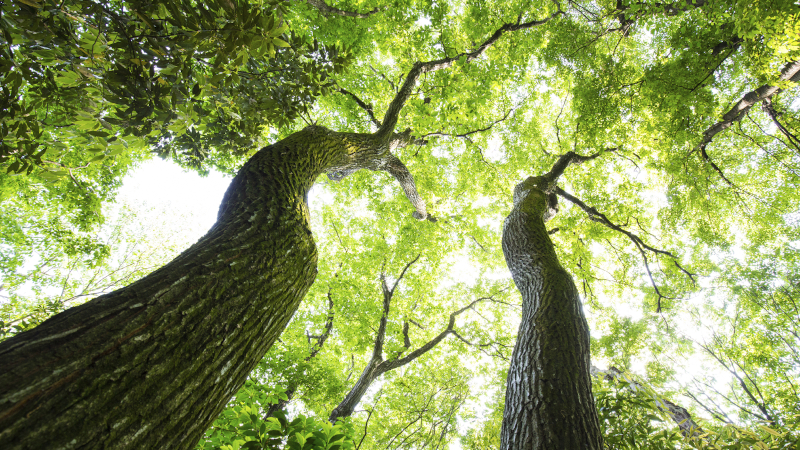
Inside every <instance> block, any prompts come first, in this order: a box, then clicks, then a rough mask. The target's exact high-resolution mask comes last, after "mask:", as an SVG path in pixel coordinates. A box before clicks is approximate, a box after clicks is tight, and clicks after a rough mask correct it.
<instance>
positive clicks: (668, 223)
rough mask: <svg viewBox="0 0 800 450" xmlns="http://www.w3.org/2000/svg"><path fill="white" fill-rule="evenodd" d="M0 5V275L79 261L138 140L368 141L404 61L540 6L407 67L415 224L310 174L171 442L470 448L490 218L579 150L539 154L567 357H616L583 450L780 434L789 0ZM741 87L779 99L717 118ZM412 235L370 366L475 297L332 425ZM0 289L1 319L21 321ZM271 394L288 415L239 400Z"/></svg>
mask: <svg viewBox="0 0 800 450" xmlns="http://www.w3.org/2000/svg"><path fill="white" fill-rule="evenodd" d="M320 5H327V6H329V7H335V8H336V9H337V10H338V11H340V12H357V13H358V14H354V15H355V16H358V17H355V16H354V15H346V14H340V13H336V12H335V11H333V12H332V10H330V9H325V8H323V7H321V6H320ZM2 8H3V9H2V13H3V17H2V22H1V23H0V26H2V27H3V31H4V37H3V39H5V42H4V45H3V46H2V50H0V52H2V53H1V55H2V58H3V59H2V61H0V63H2V64H3V66H2V67H3V71H2V73H3V75H2V76H3V77H4V78H3V83H2V86H3V96H4V97H3V102H4V103H3V107H2V108H1V109H2V113H1V114H2V131H3V138H2V139H3V142H2V145H3V147H2V152H3V153H2V158H4V159H3V160H2V167H3V168H4V170H3V172H8V174H5V175H3V178H1V179H0V180H2V183H3V184H2V185H0V188H2V189H3V190H2V191H0V192H2V197H3V198H2V201H3V203H2V207H3V210H2V213H3V216H2V217H3V223H2V226H3V227H4V228H3V230H4V231H3V239H4V241H3V243H2V247H1V248H0V250H1V251H2V257H3V261H2V263H3V266H2V270H3V278H4V280H8V281H4V283H5V284H9V283H12V280H13V279H14V277H15V276H18V274H19V273H22V272H20V270H21V267H22V266H23V265H24V264H25V261H26V258H28V259H27V260H30V259H31V258H34V259H35V258H42V259H46V258H47V256H46V255H49V254H57V253H59V252H63V253H65V254H68V255H71V254H81V255H85V257H90V258H95V260H96V261H97V262H98V264H100V261H101V259H100V257H101V256H102V255H104V254H105V253H107V252H108V251H109V250H108V249H107V248H106V247H104V246H102V245H100V243H99V241H98V240H97V239H96V238H95V237H93V236H92V230H93V229H95V228H93V227H96V226H97V225H98V223H99V222H100V219H94V218H93V217H95V216H94V215H92V214H83V213H81V212H82V211H99V208H98V207H97V206H96V205H97V204H99V202H100V201H103V200H110V199H112V198H113V190H114V188H115V187H116V184H117V183H118V182H119V179H120V178H121V177H122V176H123V175H124V173H125V168H126V167H128V165H130V164H132V163H133V161H138V160H141V159H144V158H146V157H147V155H148V154H149V153H150V152H152V153H156V154H160V155H163V156H170V157H173V158H174V159H175V160H176V161H177V162H179V163H181V164H183V165H184V166H187V167H203V168H206V167H213V166H216V167H219V168H222V169H224V170H227V171H233V170H235V169H236V168H237V167H238V165H239V164H241V161H242V160H243V159H242V158H243V157H245V156H247V155H248V154H249V153H250V152H251V151H252V150H253V149H255V148H256V146H258V145H259V144H261V143H264V142H266V141H268V140H272V139H276V138H277V137H279V136H285V135H287V134H288V133H290V132H291V131H294V130H297V129H299V128H301V127H303V126H304V125H305V124H306V123H305V121H301V120H299V118H301V117H302V118H305V119H306V121H313V122H316V123H318V124H320V125H324V126H326V127H328V128H330V129H333V130H337V131H355V132H370V131H374V130H375V129H376V127H378V126H379V125H378V123H379V121H380V120H381V118H382V115H383V112H384V111H386V109H387V107H388V106H389V104H390V102H391V101H392V99H393V98H394V96H395V94H396V92H397V90H398V89H399V88H400V86H401V85H402V83H403V79H404V76H405V75H406V74H407V73H408V72H409V70H411V68H412V67H413V64H414V63H415V62H417V61H430V60H435V59H439V58H447V57H453V56H454V55H458V54H459V53H461V52H469V51H472V50H475V49H476V47H477V46H479V45H480V43H482V42H485V41H486V40H487V39H488V38H489V37H490V36H492V34H493V33H495V31H496V30H498V29H500V28H501V27H502V26H503V25H504V24H515V23H517V24H518V23H520V22H523V23H524V22H527V21H530V20H534V19H542V18H544V17H548V16H549V15H551V14H554V13H556V12H557V11H559V10H563V11H564V14H562V15H559V16H558V17H557V18H555V19H553V20H551V21H549V22H547V23H543V24H541V25H539V26H536V27H532V28H530V29H527V30H523V31H519V32H515V33H510V34H508V35H505V36H503V38H502V39H500V40H498V41H497V42H496V43H495V44H494V45H493V46H492V47H491V48H489V49H488V50H487V51H486V52H485V53H483V54H482V55H481V57H480V58H477V59H475V60H471V61H467V60H466V58H462V59H461V60H460V61H458V62H457V63H456V64H454V65H453V66H452V67H450V68H449V69H446V70H440V71H436V72H431V73H428V74H426V75H424V76H423V77H421V78H420V80H419V82H418V83H417V84H416V86H415V88H414V89H415V91H414V95H413V96H412V97H411V98H410V99H409V101H408V102H407V104H406V105H405V107H404V109H403V110H402V112H401V114H400V118H399V122H398V126H397V129H398V130H404V129H406V128H409V129H410V130H411V133H412V134H413V136H415V138H417V144H422V145H413V146H408V147H406V148H402V149H397V150H396V155H397V156H398V157H399V158H400V159H401V160H403V162H404V163H405V164H406V166H407V167H408V169H409V171H410V172H411V173H412V174H413V175H414V178H415V180H416V184H417V189H418V190H419V192H420V194H421V195H422V196H423V198H425V199H426V201H427V202H428V209H429V213H430V214H431V215H432V216H434V217H436V218H437V221H436V222H431V221H422V222H417V221H413V220H412V219H411V218H410V213H409V210H408V206H407V200H406V199H405V197H404V195H403V193H402V191H400V190H399V189H397V188H396V186H395V185H394V184H393V181H394V180H392V179H391V177H389V176H387V175H385V174H376V173H372V172H367V171H361V172H357V173H355V174H353V175H351V176H349V177H348V178H346V179H345V180H343V181H341V182H338V183H334V182H331V181H328V180H324V181H323V180H320V181H319V183H318V185H317V186H315V188H314V190H313V191H312V198H311V201H312V205H311V210H312V224H313V227H314V233H315V239H316V241H317V245H318V247H319V252H320V255H321V256H320V264H319V275H318V277H317V281H316V284H315V285H314V286H313V287H312V288H311V291H310V292H309V294H308V296H307V298H306V300H305V301H304V304H303V306H302V307H301V309H300V310H299V311H298V312H297V314H296V315H295V317H294V319H293V321H292V322H291V323H290V325H289V327H288V328H287V330H286V331H285V332H284V334H283V335H282V337H281V341H280V342H279V343H278V344H276V345H275V346H274V347H273V348H272V349H271V350H270V352H269V353H268V354H267V356H266V357H265V359H264V360H263V361H262V363H261V364H260V365H259V367H258V368H257V369H256V371H255V372H253V374H252V375H251V380H250V381H249V382H248V385H247V386H246V388H245V389H244V390H243V391H242V392H240V394H239V395H237V396H236V397H235V398H233V399H231V402H230V407H229V409H228V410H226V411H225V412H224V413H223V414H222V415H221V416H220V419H219V420H218V421H217V422H216V423H215V425H214V427H212V428H211V429H210V430H209V431H208V432H207V433H206V436H205V437H204V439H203V441H201V443H200V444H199V447H198V448H276V447H281V446H285V447H289V448H292V449H295V448H302V449H306V448H308V449H310V448H334V447H337V446H338V445H340V446H341V448H356V449H359V448H362V447H363V448H379V447H380V448H427V447H432V448H440V447H443V446H445V445H447V443H448V442H451V441H453V440H454V439H456V438H457V437H458V436H460V438H461V445H462V446H463V447H464V448H474V449H486V448H495V447H496V446H497V445H498V443H499V432H500V421H501V420H502V411H503V404H502V403H503V402H502V398H503V396H502V392H503V382H504V380H505V371H506V370H507V367H508V358H509V357H510V354H511V348H512V347H513V333H514V332H515V331H516V328H517V323H518V320H519V318H518V316H519V307H518V303H519V298H518V294H517V293H516V292H514V291H513V288H512V286H513V285H512V284H511V281H510V278H509V276H508V274H507V271H506V269H505V265H504V262H503V257H502V252H501V251H500V234H501V230H502V220H503V217H505V215H506V214H507V212H508V211H509V210H510V207H511V190H512V188H513V186H514V185H515V184H516V183H517V182H519V181H520V180H521V179H522V178H523V177H526V176H528V175H536V174H542V173H544V172H546V171H547V170H548V169H549V168H550V167H551V166H552V164H553V162H554V161H556V160H557V158H558V156H559V155H562V154H564V153H566V152H568V151H575V152H577V153H578V154H581V155H585V156H589V155H598V156H597V157H596V158H594V159H592V160H591V161H587V162H586V163H584V164H583V165H581V166H578V167H574V168H572V169H570V171H569V172H568V173H566V174H565V176H564V179H563V180H562V185H561V186H562V187H563V189H562V192H559V199H558V201H559V205H560V209H561V210H560V212H559V213H558V215H556V216H555V218H554V219H553V220H551V221H550V222H548V225H547V226H548V228H551V229H552V234H551V238H552V239H553V241H554V244H555V246H556V251H557V252H558V256H559V258H560V259H561V262H562V265H563V266H564V267H565V268H566V269H567V270H568V271H569V272H570V273H571V274H572V276H573V278H574V279H575V282H576V285H577V287H578V289H579V290H580V292H581V295H582V300H583V302H584V307H585V310H586V314H587V318H588V320H589V323H590V327H591V331H592V358H593V362H594V364H595V365H597V366H608V367H610V366H616V367H619V368H621V369H623V371H624V372H625V373H628V374H631V373H634V374H635V375H630V376H629V377H628V378H627V379H626V380H627V381H625V380H623V381H620V380H619V379H614V380H609V379H606V378H603V377H598V378H597V380H596V382H595V399H596V402H597V407H598V412H599V416H600V419H601V425H602V426H603V434H604V439H605V442H606V445H607V446H608V448H619V449H624V448H665V449H666V448H742V449H744V448H763V449H783V448H793V446H796V445H797V440H798V439H800V428H799V427H800V425H798V424H799V423H800V422H798V416H797V411H798V409H800V403H798V402H800V397H798V392H800V372H798V367H800V360H798V356H797V355H798V349H800V341H799V340H798V339H800V338H798V333H800V329H798V324H800V310H799V309H798V307H800V294H798V292H797V291H798V289H797V286H798V279H797V276H796V275H797V272H798V264H799V263H800V259H799V257H800V227H799V226H798V225H799V224H798V219H797V217H798V211H800V198H799V197H798V194H797V193H798V192H799V191H800V190H799V188H800V141H798V137H797V136H798V128H797V125H798V123H800V122H798V121H799V120H800V119H799V118H798V113H799V111H800V102H798V88H797V85H796V81H797V77H796V76H794V75H792V76H784V77H783V78H782V74H785V73H786V70H787V68H789V67H791V65H792V63H794V62H796V61H798V60H800V8H798V6H797V5H796V4H795V3H792V2H790V1H788V0H756V1H743V0H738V1H733V0H731V1H718V0H712V1H704V0H695V1H677V2H673V3H662V2H654V1H643V2H634V1H608V0H605V1H599V2H583V1H572V2H565V3H554V2H544V1H542V2H539V1H534V2H530V1H501V0H497V1H492V0H477V1H469V2H466V3H463V2H435V3H434V2H425V1H419V2H417V1H411V0H398V1H396V2H393V3H392V4H391V5H388V6H386V7H384V5H381V4H378V3H374V2H369V1H363V2H357V1H342V2H329V3H328V4H326V3H323V2H319V1H309V2H308V3H307V4H304V3H300V2H296V3H291V4H286V3H268V2H264V3H263V4H261V3H257V2H253V3H245V2H226V1H219V2H210V3H203V4H202V5H200V4H195V3H192V2H153V3H141V4H139V3H138V2H134V3H129V2H91V1H86V2H80V1H68V2H64V3H63V4H62V3H58V4H57V3H51V2H41V3H40V2H37V1H35V0H30V1H24V2H15V3H10V2H4V3H3V6H2ZM289 30H292V31H291V33H290V32H289ZM345 48H346V49H347V54H348V57H349V59H348V62H349V63H348V64H344V62H345V61H344V60H343V58H342V55H343V54H344V52H343V49H345ZM764 86H767V87H776V88H778V89H777V91H775V92H772V93H771V94H770V95H769V96H768V97H766V98H764V97H757V96H756V97H757V101H756V102H755V103H753V104H752V106H747V107H746V108H742V109H741V110H738V111H736V112H735V114H733V117H734V120H731V121H730V123H729V124H728V126H726V127H724V128H722V129H721V131H720V130H719V129H717V128H715V126H716V125H717V124H719V123H722V122H723V121H724V119H723V117H724V116H726V115H727V114H730V112H731V111H732V108H735V107H736V106H737V105H741V102H742V101H743V99H748V98H751V99H752V98H756V97H754V95H755V94H754V93H755V92H756V91H758V90H759V89H760V88H762V87H764ZM126 158H127V159H126ZM84 166H85V167H84ZM12 173H19V174H23V173H24V174H27V176H12V175H11V174H12ZM89 183H91V184H92V186H94V187H93V189H92V190H91V191H92V192H95V193H98V194H97V195H94V194H92V195H89V194H87V192H89V189H88V188H86V187H85V185H86V184H89ZM15 192H16V193H19V197H18V198H14V196H15V194H14V193H15ZM99 193H102V194H99ZM106 193H107V194H106ZM92 205H95V206H92ZM73 216H74V217H75V218H74V219H72V217H73ZM65 218H66V219H65ZM64 220H66V222H67V223H66V224H65V223H64V222H63V221H64ZM28 224H30V225H28ZM76 227H77V228H76ZM76 229H77V230H78V231H74V230H76ZM6 230H7V231H6ZM70 230H73V231H70ZM38 236H41V238H39V237H38ZM37 239H39V240H38V241H37ZM50 242H57V243H58V245H59V246H53V245H51V244H50ZM28 247H30V248H31V249H32V250H31V251H32V252H34V253H35V254H36V255H39V256H31V255H33V254H34V253H26V252H27V251H28V250H25V249H27V248H28ZM110 251H111V252H112V253H113V251H114V250H113V249H111V250H110ZM417 255H421V257H420V259H419V261H418V262H417V263H415V264H414V265H413V266H411V267H410V268H409V271H408V273H406V275H405V276H404V278H403V280H402V283H400V284H399V287H398V289H397V293H396V294H395V296H394V299H393V303H392V311H391V314H390V315H388V316H387V325H386V341H385V344H384V346H385V353H386V355H390V356H389V358H388V359H391V357H392V356H391V355H395V357H399V355H401V354H402V352H403V351H404V349H406V348H409V347H408V346H407V345H406V342H405V340H406V339H408V340H410V344H411V346H412V347H411V348H416V347H418V346H419V345H421V344H423V343H425V342H428V341H429V340H430V339H432V338H433V337H435V336H436V335H437V334H438V333H439V332H441V331H442V330H443V329H444V328H445V327H446V324H447V320H448V317H449V315H450V314H451V313H452V312H453V311H455V310H457V309H459V308H462V307H464V306H465V305H467V304H469V303H470V302H472V301H473V300H475V299H477V298H481V297H489V296H491V297H493V298H494V299H495V300H496V301H495V302H482V303H480V304H477V305H475V306H474V308H472V309H471V310H470V311H469V313H468V314H466V315H465V316H464V317H463V318H459V321H458V323H457V327H456V330H457V331H458V334H459V336H460V339H459V338H456V337H450V338H448V339H447V340H446V341H444V342H442V344H441V345H440V346H437V347H436V348H435V349H433V350H431V351H430V352H429V353H427V354H425V355H424V356H422V357H420V358H419V359H418V360H416V361H414V362H412V363H411V364H409V365H408V366H406V367H405V368H403V369H401V370H397V371H393V372H387V373H386V374H385V375H384V376H383V377H382V378H381V379H379V381H378V382H377V383H375V385H374V386H373V388H372V389H371V390H370V391H369V392H368V395H367V396H366V397H365V399H364V400H363V401H362V404H361V406H359V407H358V409H357V410H356V412H355V413H354V415H353V417H351V418H350V419H347V420H344V421H342V422H337V424H336V425H335V426H330V425H328V424H326V423H324V419H325V418H327V417H328V416H329V414H330V412H331V410H332V409H333V408H334V407H335V406H336V405H337V404H339V402H341V401H342V399H343V398H344V396H345V395H346V394H347V392H348V390H349V389H350V387H351V386H352V384H353V383H354V382H355V379H357V378H358V374H359V372H360V370H361V368H362V367H364V366H365V365H366V364H367V362H368V361H369V359H370V357H371V355H372V351H373V345H374V340H375V333H376V330H377V329H378V326H379V325H378V324H379V323H380V322H381V318H382V315H383V314H384V312H383V311H384V310H383V306H382V300H383V296H382V290H381V279H382V277H385V276H387V275H388V276H389V277H392V276H396V274H398V273H400V272H401V271H402V270H403V267H406V265H407V264H408V263H409V261H412V260H413V259H414V258H415V257H417ZM15 274H17V275H15ZM391 274H395V275H391ZM390 281H391V279H390ZM17 283H20V281H17ZM43 283H44V282H43ZM32 304H37V303H36V302H32ZM38 304H39V305H41V303H38ZM3 308H4V310H3V314H4V316H3V320H5V321H6V322H8V318H10V317H12V316H13V317H14V318H17V317H19V314H20V312H19V310H18V309H14V310H13V311H12V308H7V307H6V306H3ZM14 308H18V307H17V306H14ZM55 309H57V308H55ZM12 313H13V314H16V315H13V314H12ZM23 313H24V311H23ZM45 315H46V314H39V315H38V316H37V317H43V316H45ZM329 318H332V320H331V323H332V327H331V330H329V332H330V335H329V336H328V337H327V338H326V339H325V340H324V343H323V344H320V341H319V340H318V339H317V337H318V336H321V335H322V334H323V333H324V332H325V329H326V323H327V321H328V320H329ZM11 332H13V330H11ZM312 354H313V357H310V356H311V355H312ZM631 380H638V381H636V382H635V383H634V382H632V381H631ZM632 385H635V386H638V387H637V388H636V389H631V386H632ZM287 392H290V393H291V401H290V402H288V403H287V404H288V406H286V404H284V405H283V407H284V408H285V411H286V412H287V413H288V415H289V416H290V419H289V420H286V419H284V418H283V416H282V415H281V414H282V413H277V414H278V415H277V416H273V417H271V418H270V417H266V416H267V412H268V411H269V410H270V407H269V405H270V404H275V403H280V401H281V400H282V397H281V396H282V395H286V393H287ZM281 393H283V394H281ZM654 399H655V400H654ZM658 399H669V400H671V401H673V402H675V403H677V404H679V405H680V406H682V407H684V408H686V409H687V410H689V411H690V412H691V414H692V417H693V418H694V419H696V420H697V421H698V423H700V425H701V428H702V432H701V433H700V435H695V436H685V435H683V434H681V432H680V430H679V429H678V427H677V425H675V423H673V422H672V421H671V420H670V417H669V416H668V415H665V412H664V409H663V408H661V409H660V408H659V407H658V401H659V400H658ZM283 400H289V396H287V397H286V398H285V399H283ZM337 427H339V428H341V429H339V428H337Z"/></svg>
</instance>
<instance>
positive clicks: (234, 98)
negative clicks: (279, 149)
mask: <svg viewBox="0 0 800 450" xmlns="http://www.w3.org/2000/svg"><path fill="white" fill-rule="evenodd" d="M285 13H286V5H285V4H284V3H283V2H281V1H279V0H276V1H264V2H261V1H257V2H254V3H248V2H244V1H243V2H231V1H224V0H223V1H215V2H201V3H195V2H190V1H188V0H186V1H172V0H169V1H157V2H133V3H131V2H120V1H103V2H93V1H84V0H74V1H68V2H56V1H51V0H43V1H41V2H39V1H36V0H31V1H24V2H4V3H3V5H2V14H3V20H2V22H0V27H2V32H3V35H2V41H0V44H2V46H0V72H2V73H3V78H2V86H3V91H2V103H1V104H0V111H3V112H2V116H0V121H1V122H0V123H2V132H3V140H2V145H1V146H0V163H3V165H4V167H6V168H7V171H8V172H9V173H27V174H31V173H32V172H34V170H37V168H40V169H43V170H44V171H45V174H46V175H48V176H50V177H51V178H57V177H63V176H66V175H67V172H66V171H65V170H64V169H63V168H62V167H58V166H57V164H56V165H54V164H53V163H52V162H51V161H55V162H57V163H59V162H60V163H63V161H62V158H63V157H65V156H67V155H68V154H69V153H71V152H76V151H77V152H84V151H88V152H89V154H91V156H92V157H91V159H90V161H89V162H90V163H96V162H98V161H103V160H105V159H106V158H108V157H112V156H114V155H119V154H122V153H125V152H127V151H128V147H129V143H128V139H126V138H128V137H132V138H138V139H140V140H141V142H143V143H145V144H147V145H148V146H149V147H150V149H151V151H153V152H155V153H156V154H158V155H160V156H162V157H168V156H169V157H172V158H173V159H175V160H176V161H178V162H179V163H181V164H182V165H184V166H187V167H194V168H198V169H199V168H201V167H202V165H203V163H204V161H206V160H208V161H207V162H208V164H210V165H211V166H218V167H222V168H224V169H227V170H231V169H232V167H234V166H235V165H237V164H238V163H237V161H238V160H236V159H232V157H242V156H246V155H248V154H250V153H251V152H252V151H254V150H255V149H256V148H257V146H258V145H259V144H260V142H261V134H262V133H263V132H264V131H265V130H267V129H268V127H269V126H270V125H273V126H286V125H288V124H290V123H291V121H292V120H293V119H295V118H297V117H298V116H299V115H300V114H303V113H306V112H307V111H308V107H309V105H310V104H311V103H312V102H313V100H314V98H315V97H316V96H318V95H320V94H324V93H326V92H328V89H329V87H330V85H331V84H330V81H326V78H327V77H329V76H330V75H332V74H334V73H335V72H336V71H338V70H340V67H341V63H342V62H343V59H342V56H341V54H340V51H339V50H338V49H337V48H336V47H335V46H331V47H326V46H322V45H319V44H318V43H317V42H316V41H313V42H312V40H311V39H304V38H303V37H300V36H297V35H292V34H290V33H289V25H288V24H287V23H286V21H284V20H282V19H281V17H282V16H283V15H284V14H285Z"/></svg>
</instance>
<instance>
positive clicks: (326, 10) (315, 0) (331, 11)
mask: <svg viewBox="0 0 800 450" xmlns="http://www.w3.org/2000/svg"><path fill="white" fill-rule="evenodd" d="M306 2H307V3H308V4H309V5H311V6H313V7H314V8H317V10H318V11H319V12H320V13H321V14H322V15H324V16H342V17H355V18H356V19H366V18H367V17H369V16H371V15H373V14H375V13H377V12H380V11H384V10H385V9H386V8H387V7H386V6H384V7H383V8H378V7H375V8H373V9H372V11H369V12H366V13H357V12H354V11H345V10H342V9H339V8H335V7H333V6H330V5H328V4H327V3H325V1H324V0H306Z"/></svg>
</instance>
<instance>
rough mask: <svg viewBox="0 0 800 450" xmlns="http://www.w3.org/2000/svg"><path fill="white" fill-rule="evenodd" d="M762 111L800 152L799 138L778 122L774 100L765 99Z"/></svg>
mask: <svg viewBox="0 0 800 450" xmlns="http://www.w3.org/2000/svg"><path fill="white" fill-rule="evenodd" d="M761 109H763V110H764V112H765V113H767V115H768V116H769V118H770V119H772V123H774V124H775V126H776V127H777V128H778V130H779V131H780V132H781V133H783V135H784V136H786V138H787V139H788V140H789V143H790V144H791V145H792V146H793V147H794V148H795V150H800V139H798V138H797V136H795V135H794V134H793V133H792V132H791V131H789V130H788V129H787V128H786V127H785V126H783V124H782V123H781V122H780V121H779V120H778V113H776V112H775V107H773V106H772V99H769V98H766V99H764V103H763V104H762V105H761Z"/></svg>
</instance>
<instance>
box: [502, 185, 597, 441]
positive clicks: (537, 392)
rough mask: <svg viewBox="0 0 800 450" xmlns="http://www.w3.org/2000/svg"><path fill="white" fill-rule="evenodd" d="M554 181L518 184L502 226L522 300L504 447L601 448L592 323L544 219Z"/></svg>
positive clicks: (505, 248)
mask: <svg viewBox="0 0 800 450" xmlns="http://www.w3.org/2000/svg"><path fill="white" fill-rule="evenodd" d="M556 177H557V175H556ZM550 178H552V177H537V178H529V179H528V180H526V181H525V182H523V183H520V184H519V185H518V186H517V188H516V189H515V192H514V208H513V209H512V211H511V213H510V214H509V216H508V218H507V219H506V221H505V224H504V227H503V253H504V255H505V258H506V263H507V264H508V267H509V269H510V271H511V275H512V277H513V279H514V283H515V284H516V285H517V288H518V289H519V290H520V293H521V294H522V321H521V323H520V328H519V333H518V337H517V343H516V345H515V347H514V351H513V354H512V357H511V366H510V368H509V373H508V381H507V387H506V406H505V411H504V414H503V425H502V430H501V445H500V448H501V449H504V450H505V449H515V450H516V449H525V450H528V449H558V450H568V449H576V450H577V449H581V450H586V449H590V450H595V449H596V450H600V449H602V448H603V447H602V437H601V435H600V426H599V420H598V417H597V411H596V410H595V404H594V398H593V396H592V391H591V376H590V367H591V365H590V361H589V331H588V324H587V323H586V318H585V317H584V315H583V310H582V307H581V303H580V298H579V296H578V291H577V289H576V288H575V284H574V282H573V281H572V277H571V276H570V275H569V273H567V272H566V271H565V270H564V269H563V268H562V267H561V264H560V263H559V261H558V257H557V255H556V253H555V249H554V248H553V244H552V242H551V241H550V237H549V235H548V233H547V229H546V228H545V224H544V218H543V217H550V216H552V214H553V211H554V209H555V207H554V205H553V204H551V201H550V200H549V198H550V197H551V195H550V194H551V192H546V190H547V191H550V190H552V189H553V188H554V186H555V179H550Z"/></svg>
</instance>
